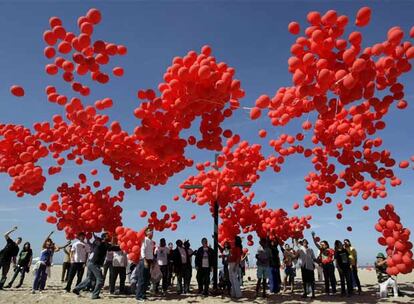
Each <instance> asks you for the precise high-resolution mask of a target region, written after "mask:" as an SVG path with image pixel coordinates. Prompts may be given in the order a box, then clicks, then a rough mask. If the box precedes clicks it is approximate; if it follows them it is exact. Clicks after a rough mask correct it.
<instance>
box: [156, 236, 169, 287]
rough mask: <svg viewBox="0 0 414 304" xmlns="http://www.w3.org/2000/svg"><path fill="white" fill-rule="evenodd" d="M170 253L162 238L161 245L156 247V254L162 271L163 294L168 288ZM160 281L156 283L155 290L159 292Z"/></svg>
mask: <svg viewBox="0 0 414 304" xmlns="http://www.w3.org/2000/svg"><path fill="white" fill-rule="evenodd" d="M169 254H170V249H169V248H168V247H167V246H166V242H165V239H164V238H162V239H160V245H159V246H158V247H157V248H156V249H155V255H156V260H157V264H158V266H160V270H161V273H162V292H163V295H164V294H165V292H166V291H167V288H168V255H169ZM159 285H160V283H157V284H156V285H155V292H157V293H158V289H159Z"/></svg>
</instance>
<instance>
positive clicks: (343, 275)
mask: <svg viewBox="0 0 414 304" xmlns="http://www.w3.org/2000/svg"><path fill="white" fill-rule="evenodd" d="M339 278H340V279H341V294H343V295H344V294H351V293H352V282H351V268H348V267H345V268H344V269H342V268H339ZM345 283H346V289H345Z"/></svg>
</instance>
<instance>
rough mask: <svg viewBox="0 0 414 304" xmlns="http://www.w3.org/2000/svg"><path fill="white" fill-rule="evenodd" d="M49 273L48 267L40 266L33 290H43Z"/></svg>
mask: <svg viewBox="0 0 414 304" xmlns="http://www.w3.org/2000/svg"><path fill="white" fill-rule="evenodd" d="M46 279H47V273H46V265H45V264H43V263H42V264H40V265H39V268H38V269H37V270H36V273H35V277H34V281H33V290H39V289H40V290H43V289H44V288H45V285H46Z"/></svg>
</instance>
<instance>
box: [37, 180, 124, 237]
mask: <svg viewBox="0 0 414 304" xmlns="http://www.w3.org/2000/svg"><path fill="white" fill-rule="evenodd" d="M86 182H87V178H86V175H85V174H80V175H79V182H77V183H74V184H73V185H71V186H70V185H68V184H67V183H62V184H61V185H60V186H59V187H58V188H57V193H55V194H53V195H51V197H50V203H49V204H46V203H40V205H39V209H40V210H42V211H45V212H49V213H52V214H53V215H50V216H48V217H47V219H46V221H47V222H48V223H51V224H56V225H57V228H58V230H64V231H65V233H66V238H67V239H74V238H75V237H76V234H77V233H79V232H86V233H93V232H100V231H107V232H110V233H114V232H115V228H116V227H118V226H121V225H122V217H121V213H122V207H121V206H119V205H118V203H120V202H122V201H123V199H124V192H123V191H119V193H118V194H117V195H115V196H111V194H110V192H111V187H110V186H107V187H105V188H103V189H99V190H94V189H93V188H99V187H100V182H99V181H94V182H93V186H92V187H91V186H89V185H86Z"/></svg>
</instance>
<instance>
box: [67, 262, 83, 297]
mask: <svg viewBox="0 0 414 304" xmlns="http://www.w3.org/2000/svg"><path fill="white" fill-rule="evenodd" d="M84 265H85V264H84V263H72V265H71V266H70V269H69V278H68V282H67V283H66V288H65V289H66V290H67V291H70V289H71V288H72V282H73V279H74V278H75V275H77V276H78V277H77V280H76V285H75V286H77V285H79V284H80V282H82V277H83V273H84V271H85V268H84Z"/></svg>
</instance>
